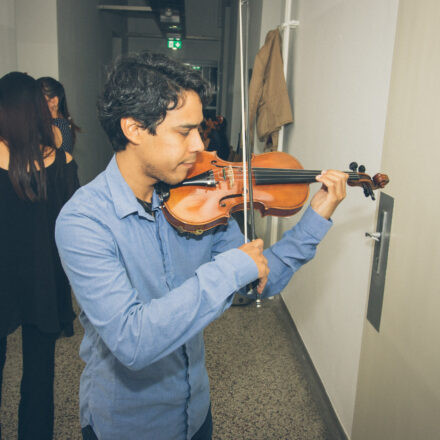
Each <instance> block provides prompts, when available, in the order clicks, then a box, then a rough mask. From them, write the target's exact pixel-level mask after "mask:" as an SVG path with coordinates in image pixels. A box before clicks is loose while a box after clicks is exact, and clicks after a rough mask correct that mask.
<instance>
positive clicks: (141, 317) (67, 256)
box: [55, 211, 258, 370]
mask: <svg viewBox="0 0 440 440" xmlns="http://www.w3.org/2000/svg"><path fill="white" fill-rule="evenodd" d="M55 238H56V242H57V246H58V250H59V254H60V257H61V261H62V263H63V267H64V270H65V271H66V274H67V276H68V278H69V280H70V283H71V285H72V288H73V291H74V293H75V296H76V298H77V300H78V303H79V305H80V307H81V309H82V310H83V311H84V313H85V315H86V316H87V318H88V320H89V321H90V323H91V324H92V326H93V327H94V328H95V329H96V331H97V332H98V334H99V335H100V337H101V338H102V339H103V341H104V343H105V344H106V345H107V347H108V348H109V350H110V351H111V352H112V353H113V354H114V355H115V356H116V358H117V359H118V360H119V361H120V362H121V363H122V364H124V365H125V366H126V367H128V368H130V369H133V370H138V369H142V368H144V367H146V366H147V365H149V364H151V363H153V362H156V361H158V360H159V359H161V358H163V357H165V356H166V355H168V354H170V353H171V352H173V351H174V350H176V349H177V348H178V347H180V346H181V345H183V344H184V343H185V342H186V341H188V340H189V339H190V338H191V337H193V336H195V335H196V334H197V333H199V332H200V331H201V330H202V329H203V328H204V327H206V326H207V325H208V324H209V323H210V322H212V321H213V320H214V319H216V318H217V317H218V316H220V315H221V313H222V312H223V311H224V309H225V308H226V306H227V299H228V297H230V296H232V295H233V293H234V292H235V291H237V290H239V289H240V288H241V287H243V286H245V285H246V284H248V283H249V282H251V281H252V280H254V279H255V278H256V277H257V275H258V270H257V266H256V265H255V263H254V262H253V261H252V259H251V258H250V257H248V256H247V255H245V254H243V252H241V251H240V250H238V249H230V250H228V251H227V252H224V253H221V254H218V255H215V256H214V258H213V260H212V261H211V262H209V263H206V264H203V265H202V266H200V267H199V268H198V269H197V270H196V272H195V275H194V276H193V277H191V278H189V279H188V280H186V281H185V282H184V283H183V284H181V285H180V286H179V287H177V288H175V289H173V290H170V291H168V292H166V293H164V294H163V295H162V296H160V297H159V298H157V299H153V300H152V301H150V302H149V303H148V304H147V303H144V302H143V301H142V300H141V299H140V296H139V293H138V291H137V290H136V289H134V288H133V286H132V284H131V282H130V280H129V277H128V275H127V272H126V270H125V266H124V263H123V261H122V257H121V256H120V255H119V252H118V246H117V244H116V243H115V241H114V238H113V235H112V233H111V231H110V229H109V228H108V227H107V226H106V225H103V224H102V223H100V222H99V221H98V220H96V219H91V218H89V217H87V216H85V215H83V214H79V213H72V212H66V211H64V212H62V213H61V215H60V216H59V217H58V220H57V223H56V229H55Z"/></svg>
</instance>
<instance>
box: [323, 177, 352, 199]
mask: <svg viewBox="0 0 440 440" xmlns="http://www.w3.org/2000/svg"><path fill="white" fill-rule="evenodd" d="M347 179H348V174H346V173H343V172H342V171H336V170H329V171H323V172H322V174H321V175H320V176H318V177H317V178H316V180H317V181H318V182H321V183H322V184H323V185H325V187H326V188H327V191H328V192H329V193H330V194H331V195H333V196H335V197H336V199H338V200H342V199H344V197H345V195H346V183H347Z"/></svg>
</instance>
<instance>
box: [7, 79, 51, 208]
mask: <svg viewBox="0 0 440 440" xmlns="http://www.w3.org/2000/svg"><path fill="white" fill-rule="evenodd" d="M51 120H52V118H51V115H50V112H49V109H48V107H47V102H46V100H45V98H44V96H43V93H42V92H41V88H40V86H39V85H38V83H37V81H36V80H35V79H34V78H32V77H31V76H29V75H27V74H25V73H21V72H11V73H8V74H7V75H5V76H3V77H2V78H0V139H1V140H2V141H3V142H5V143H6V145H7V147H8V149H9V178H10V180H11V183H12V186H13V187H14V190H15V192H16V193H17V195H18V197H20V198H21V199H25V200H26V199H27V200H30V201H33V202H34V201H37V200H45V199H46V198H47V187H46V170H45V167H44V157H45V153H47V152H48V150H47V148H46V147H49V153H50V152H51V151H52V149H55V141H54V136H53V131H52V122H51Z"/></svg>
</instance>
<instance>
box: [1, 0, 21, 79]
mask: <svg viewBox="0 0 440 440" xmlns="http://www.w3.org/2000/svg"><path fill="white" fill-rule="evenodd" d="M13 70H17V41H16V36H15V0H1V1H0V77H2V76H3V75H5V74H6V73H8V72H11V71H13Z"/></svg>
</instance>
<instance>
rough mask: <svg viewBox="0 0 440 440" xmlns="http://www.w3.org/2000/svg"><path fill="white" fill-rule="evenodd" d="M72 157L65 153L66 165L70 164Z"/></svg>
mask: <svg viewBox="0 0 440 440" xmlns="http://www.w3.org/2000/svg"><path fill="white" fill-rule="evenodd" d="M72 160H73V156H72V155H71V154H70V153H68V152H67V151H66V163H69V162H72Z"/></svg>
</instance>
